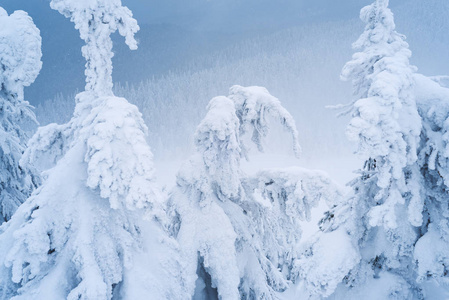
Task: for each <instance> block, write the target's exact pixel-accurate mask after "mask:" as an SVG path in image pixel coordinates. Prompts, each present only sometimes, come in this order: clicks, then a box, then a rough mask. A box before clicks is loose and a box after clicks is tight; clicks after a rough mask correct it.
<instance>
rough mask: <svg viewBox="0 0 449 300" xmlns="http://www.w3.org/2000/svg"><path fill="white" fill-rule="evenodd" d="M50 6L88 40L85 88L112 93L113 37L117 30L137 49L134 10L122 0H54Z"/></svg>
mask: <svg viewBox="0 0 449 300" xmlns="http://www.w3.org/2000/svg"><path fill="white" fill-rule="evenodd" d="M50 5H51V7H52V8H53V9H55V10H58V11H59V12H60V13H61V14H63V15H64V16H65V17H67V18H70V20H71V21H72V22H73V23H74V24H75V28H76V29H78V30H79V32H80V36H81V38H82V39H83V40H84V41H85V42H86V45H85V46H83V48H82V53H83V56H84V58H85V59H86V61H87V62H86V71H85V74H86V91H89V92H93V93H94V94H95V95H96V96H111V95H112V86H113V84H112V57H113V56H114V53H113V52H112V40H111V37H110V36H111V34H112V33H114V32H116V31H118V32H119V34H120V35H121V36H123V37H125V42H126V44H127V45H128V46H129V48H130V49H132V50H135V49H137V41H136V40H135V38H134V35H135V33H136V32H137V31H138V30H139V26H138V25H137V21H136V20H135V19H134V18H133V17H132V12H131V11H130V10H129V9H128V8H127V7H125V6H122V3H121V0H94V1H79V0H52V1H51V3H50Z"/></svg>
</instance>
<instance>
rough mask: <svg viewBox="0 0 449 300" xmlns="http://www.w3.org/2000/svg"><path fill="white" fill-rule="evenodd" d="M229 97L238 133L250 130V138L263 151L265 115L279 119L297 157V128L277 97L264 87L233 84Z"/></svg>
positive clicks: (267, 126)
mask: <svg viewBox="0 0 449 300" xmlns="http://www.w3.org/2000/svg"><path fill="white" fill-rule="evenodd" d="M229 99H231V100H232V101H234V104H235V109H236V114H237V116H238V118H239V121H240V135H243V134H245V132H246V131H248V130H250V131H252V140H253V142H254V143H255V144H256V145H257V148H258V149H259V151H263V144H262V139H263V138H264V137H265V136H266V135H267V134H268V130H269V124H268V121H267V117H268V116H271V117H274V118H275V119H277V120H279V122H280V123H281V125H282V126H283V127H284V128H285V129H286V130H288V131H289V132H290V134H291V136H292V140H293V151H294V152H295V155H296V156H297V157H299V156H300V154H301V146H300V145H299V138H298V130H297V129H296V123H295V120H294V119H293V117H292V116H291V115H290V113H289V112H288V111H287V110H286V109H285V108H284V107H283V106H282V105H281V102H280V101H279V99H277V98H275V97H273V96H272V95H271V94H270V93H269V92H268V91H267V89H266V88H264V87H259V86H250V87H242V86H239V85H235V86H233V87H231V89H230V90H229Z"/></svg>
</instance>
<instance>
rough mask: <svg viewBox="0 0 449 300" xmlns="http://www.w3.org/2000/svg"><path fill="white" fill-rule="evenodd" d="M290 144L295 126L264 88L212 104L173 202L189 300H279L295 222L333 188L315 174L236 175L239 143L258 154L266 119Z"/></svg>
mask: <svg viewBox="0 0 449 300" xmlns="http://www.w3.org/2000/svg"><path fill="white" fill-rule="evenodd" d="M270 114H271V115H272V116H274V117H276V118H278V119H279V120H280V121H281V123H282V124H283V125H284V126H285V127H286V128H287V129H288V130H289V131H290V133H291V134H292V136H293V141H294V147H293V148H294V150H295V151H296V153H298V152H299V149H300V148H299V145H298V144H297V141H298V137H297V131H296V126H295V123H294V121H293V118H292V117H291V116H290V114H289V113H288V112H287V111H286V110H285V109H284V108H283V107H282V106H281V104H280V102H279V100H278V99H276V98H275V97H273V96H271V95H270V94H269V93H268V91H267V90H266V89H265V88H261V87H247V88H244V87H240V86H234V87H232V88H231V95H230V96H229V97H216V98H214V99H212V100H211V101H210V103H209V105H208V112H207V115H206V117H205V118H204V119H203V121H202V122H201V123H200V125H199V126H198V129H197V131H196V134H195V145H196V154H195V155H194V156H192V157H191V159H190V160H189V161H188V162H187V163H186V164H185V165H184V166H183V167H182V169H181V170H180V172H179V173H178V176H177V186H176V187H175V189H174V191H173V192H172V195H171V205H172V208H173V216H174V218H175V226H174V227H173V233H174V235H175V236H176V237H177V239H178V241H179V243H180V247H181V255H182V256H181V257H182V258H183V259H182V260H183V261H184V262H185V265H184V273H185V274H186V276H187V277H186V284H187V288H188V292H189V295H190V297H194V298H195V299H196V298H197V297H198V299H214V297H218V298H220V299H223V300H226V299H276V298H277V292H282V291H284V290H285V289H286V288H287V287H288V283H289V277H290V275H289V274H290V270H291V269H292V262H293V259H294V257H295V256H296V251H297V243H298V241H299V239H300V235H301V229H300V226H299V220H300V219H301V218H307V217H308V216H309V214H310V209H311V208H312V207H314V206H316V205H317V204H318V202H319V201H320V200H322V199H325V200H329V201H331V199H335V198H337V197H338V195H340V193H339V190H338V188H337V187H336V186H335V185H334V184H332V182H331V181H330V180H328V179H327V178H326V176H324V175H323V174H321V173H319V172H312V171H307V170H303V169H298V168H293V169H287V170H268V171H263V172H261V173H259V174H257V175H256V176H254V177H247V176H245V174H244V173H243V171H242V170H241V169H240V162H241V158H242V156H244V152H243V151H244V150H243V149H244V144H243V141H242V135H243V134H244V133H245V132H247V131H252V132H253V141H254V142H255V143H256V144H257V146H258V147H259V149H261V145H262V137H263V136H264V135H265V134H266V133H267V131H268V123H267V122H266V120H265V117H266V116H267V115H270Z"/></svg>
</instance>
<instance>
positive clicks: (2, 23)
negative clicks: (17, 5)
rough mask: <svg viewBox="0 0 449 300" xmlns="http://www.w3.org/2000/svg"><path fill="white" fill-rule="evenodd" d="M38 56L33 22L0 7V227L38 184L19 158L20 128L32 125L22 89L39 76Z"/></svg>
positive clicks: (23, 138) (23, 142)
mask: <svg viewBox="0 0 449 300" xmlns="http://www.w3.org/2000/svg"><path fill="white" fill-rule="evenodd" d="M41 57H42V52H41V37H40V32H39V30H38V29H37V28H36V26H35V25H34V23H33V20H32V19H31V18H30V17H29V16H28V14H27V13H26V12H24V11H16V12H14V13H13V14H11V15H10V16H8V14H7V12H6V11H5V10H4V9H3V8H1V7H0V124H1V125H0V169H1V171H0V215H1V218H0V224H1V223H3V222H4V221H8V220H9V219H10V218H11V216H12V215H13V214H14V212H15V211H16V209H17V207H19V205H20V204H22V203H23V202H24V201H25V200H26V198H28V197H29V196H30V195H31V193H32V191H33V190H34V189H35V188H36V187H37V186H38V185H39V182H40V177H39V175H38V172H37V171H36V170H35V169H34V167H33V166H31V165H28V164H21V163H20V159H21V156H22V153H23V152H24V150H25V148H26V143H27V140H28V137H27V135H26V133H25V131H24V130H23V129H22V127H21V126H23V125H26V124H27V123H29V122H36V120H35V116H34V113H33V111H32V110H31V107H30V105H29V104H28V102H27V101H25V100H24V87H26V86H29V85H30V84H32V83H33V82H34V80H35V79H36V77H37V76H38V75H39V72H40V70H41V67H42V62H41ZM36 123H37V122H36Z"/></svg>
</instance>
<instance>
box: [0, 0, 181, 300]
mask: <svg viewBox="0 0 449 300" xmlns="http://www.w3.org/2000/svg"><path fill="white" fill-rule="evenodd" d="M51 6H52V8H54V9H57V10H58V11H60V12H61V13H62V14H64V15H65V16H66V17H69V18H70V19H71V20H72V21H73V22H74V23H75V27H76V28H77V29H79V31H80V35H81V37H82V38H83V39H84V40H85V41H86V46H85V47H83V55H84V57H85V58H86V60H87V64H86V77H87V79H86V82H87V84H86V91H85V92H83V93H81V94H79V95H78V96H77V97H76V102H77V104H76V108H75V112H74V114H73V117H72V119H71V120H70V122H69V123H67V124H63V125H56V124H51V125H49V126H47V127H44V128H40V129H39V130H38V132H37V133H36V135H35V136H34V137H33V139H32V140H31V142H30V147H29V150H28V151H27V152H26V153H25V155H24V160H25V161H27V162H35V163H36V164H38V165H39V166H42V167H46V168H47V170H46V171H45V181H44V183H43V185H42V187H41V188H40V189H39V190H38V191H37V192H36V193H34V194H33V196H32V197H31V198H29V199H28V200H27V201H26V202H25V203H24V204H23V205H22V206H21V207H20V209H19V211H18V212H17V213H16V215H15V216H14V217H13V219H12V220H11V221H10V222H8V223H7V225H6V226H4V227H2V234H1V236H0V244H1V246H0V250H1V251H0V253H1V254H0V257H1V260H2V264H1V267H0V274H1V280H2V284H1V285H0V295H1V297H2V299H99V300H101V299H104V300H107V299H112V298H126V299H143V298H152V299H184V298H185V297H183V294H182V290H181V289H182V284H180V283H179V281H178V278H180V274H178V273H177V271H178V270H179V267H178V266H177V261H176V254H177V252H176V244H175V243H174V241H173V240H171V239H170V238H169V237H168V235H167V234H166V231H165V230H164V226H163V225H164V222H165V221H166V215H165V209H164V203H163V199H162V197H161V195H160V191H159V189H158V187H157V186H156V184H155V181H154V168H153V163H152V153H151V150H150V148H149V146H148V145H147V143H146V140H145V135H146V132H147V128H146V126H145V124H144V123H143V120H142V116H141V114H140V113H139V111H138V109H137V107H135V106H133V105H131V104H129V103H128V102H127V101H126V100H125V99H123V98H117V97H114V96H113V94H112V90H111V88H112V79H111V72H112V64H111V57H112V55H113V54H112V41H111V38H110V34H112V33H113V32H115V31H117V30H118V31H119V33H120V34H121V35H122V36H124V37H126V43H127V44H128V45H129V46H130V48H131V49H135V48H136V45H137V43H136V41H135V40H134V33H135V32H136V31H137V30H138V26H137V22H136V21H135V20H134V19H133V18H132V14H131V11H129V9H127V8H126V7H123V6H122V5H121V1H120V0H112V1H110V0H94V1H78V0H53V1H51ZM144 217H145V218H146V221H144V219H143V218H144ZM137 261H138V262H137Z"/></svg>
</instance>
